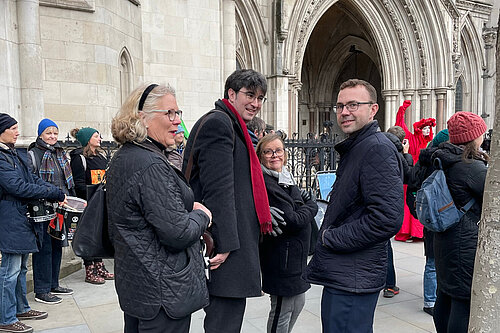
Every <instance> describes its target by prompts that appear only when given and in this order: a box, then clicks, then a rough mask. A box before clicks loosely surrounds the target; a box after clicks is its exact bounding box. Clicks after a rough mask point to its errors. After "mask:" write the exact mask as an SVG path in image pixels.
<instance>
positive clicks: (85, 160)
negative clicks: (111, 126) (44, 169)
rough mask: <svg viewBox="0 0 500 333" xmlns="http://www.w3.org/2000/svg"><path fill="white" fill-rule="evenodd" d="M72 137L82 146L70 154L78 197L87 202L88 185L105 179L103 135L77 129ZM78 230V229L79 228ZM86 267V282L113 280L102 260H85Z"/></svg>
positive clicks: (105, 160) (88, 129)
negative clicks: (102, 147)
mask: <svg viewBox="0 0 500 333" xmlns="http://www.w3.org/2000/svg"><path fill="white" fill-rule="evenodd" d="M71 135H72V136H73V137H75V138H76V139H77V140H78V142H80V144H81V145H82V147H81V148H77V149H75V150H73V151H71V153H70V154H69V155H70V156H71V170H72V172H73V178H74V180H75V190H76V195H77V197H79V198H82V199H84V200H87V199H89V198H87V185H95V184H99V183H100V182H101V181H102V180H103V179H104V174H105V173H106V168H107V166H108V159H107V158H106V157H105V155H104V152H103V151H102V149H101V148H100V147H101V135H100V134H99V132H98V131H97V130H96V129H94V128H91V127H83V128H80V129H78V128H75V129H73V130H71ZM77 228H78V227H77ZM83 264H84V266H85V282H88V283H92V284H103V283H104V282H105V280H113V279H114V275H113V273H110V272H108V270H107V269H106V267H105V266H104V263H103V261H102V259H101V258H83Z"/></svg>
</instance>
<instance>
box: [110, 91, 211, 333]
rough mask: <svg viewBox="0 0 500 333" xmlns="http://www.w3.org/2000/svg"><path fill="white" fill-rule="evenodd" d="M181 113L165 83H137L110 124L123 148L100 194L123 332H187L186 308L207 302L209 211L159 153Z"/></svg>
mask: <svg viewBox="0 0 500 333" xmlns="http://www.w3.org/2000/svg"><path fill="white" fill-rule="evenodd" d="M181 115H182V111H179V108H178V106H177V102H176V98H175V91H174V89H173V88H172V87H170V86H164V85H156V84H152V85H149V86H145V85H144V86H141V87H139V88H137V89H136V90H134V91H133V92H132V93H131V95H130V96H129V97H128V98H127V100H126V101H125V103H124V104H123V106H122V107H121V109H120V111H119V113H118V114H117V116H116V117H115V118H114V119H113V122H112V125H111V126H112V128H111V130H112V133H113V137H114V138H115V140H116V141H118V142H119V143H120V144H121V145H122V147H121V148H120V149H119V150H118V151H117V152H116V153H115V155H114V156H113V158H112V161H111V162H110V166H109V171H108V173H107V175H106V189H107V195H106V198H107V204H108V217H109V231H110V237H111V241H112V242H113V247H114V249H115V256H114V258H115V273H116V281H115V282H116V291H117V293H118V299H119V301H120V307H121V309H122V310H123V312H124V315H125V333H130V332H134V333H135V332H143V331H147V332H164V333H168V332H176V333H182V332H186V333H187V332H189V326H190V321H191V313H192V312H194V311H196V310H198V309H200V308H202V307H204V306H206V305H208V288H207V284H206V277H205V272H204V262H203V258H202V255H201V253H200V250H201V247H200V237H201V235H202V234H203V232H204V231H205V229H206V228H207V227H208V226H209V224H210V222H211V216H212V214H211V213H210V211H209V210H208V209H207V208H206V207H205V206H204V205H202V204H200V203H198V202H195V201H194V195H193V192H192V190H191V189H190V188H189V186H188V185H187V183H186V181H185V179H184V176H183V175H182V173H181V172H180V171H179V170H177V169H176V168H175V167H174V166H173V165H172V164H171V163H170V162H169V161H168V159H167V157H166V155H165V154H166V148H167V147H169V146H171V145H173V144H174V136H175V132H176V131H177V125H179V124H180V122H181Z"/></svg>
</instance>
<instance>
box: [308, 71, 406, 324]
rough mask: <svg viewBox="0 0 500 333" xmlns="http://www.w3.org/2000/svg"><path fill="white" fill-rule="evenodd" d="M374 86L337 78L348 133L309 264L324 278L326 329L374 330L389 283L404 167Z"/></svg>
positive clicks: (315, 277)
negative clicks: (380, 116)
mask: <svg viewBox="0 0 500 333" xmlns="http://www.w3.org/2000/svg"><path fill="white" fill-rule="evenodd" d="M376 100H377V94H376V91H375V88H373V86H372V85H371V84H369V83H368V82H366V81H363V80H357V79H352V80H348V81H346V82H344V83H343V84H342V85H341V86H340V92H339V94H338V98H337V104H336V106H335V110H336V112H337V122H338V124H339V126H340V128H341V130H342V131H343V132H344V133H345V134H347V135H348V137H347V138H346V139H345V140H344V141H342V142H340V143H338V144H337V145H335V150H337V152H338V153H339V154H340V161H339V165H338V168H337V178H336V180H335V183H334V185H333V189H332V194H331V198H330V201H329V204H328V209H327V211H326V213H325V217H324V219H323V223H322V225H321V229H320V231H319V236H318V244H317V246H316V252H315V253H314V255H313V257H312V259H311V261H310V262H309V265H308V266H307V269H306V272H305V278H306V281H308V282H310V283H314V284H319V285H323V286H324V289H323V296H322V300H321V321H322V325H323V332H356V333H364V332H372V331H373V328H372V326H373V315H374V312H375V306H376V304H377V300H378V295H379V292H380V290H381V289H383V288H384V286H385V281H386V275H387V274H386V273H387V241H388V240H389V239H390V238H391V237H392V236H394V235H395V234H396V233H397V231H398V230H399V228H400V227H401V224H402V222H403V174H402V171H401V169H402V165H401V161H400V159H399V158H398V152H397V151H396V148H395V147H394V145H393V144H392V143H391V142H390V141H389V139H387V137H386V136H385V135H384V134H382V132H380V129H379V127H378V123H377V121H376V120H373V117H374V116H375V114H376V113H377V111H378V104H377V103H376Z"/></svg>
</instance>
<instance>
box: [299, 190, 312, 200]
mask: <svg viewBox="0 0 500 333" xmlns="http://www.w3.org/2000/svg"><path fill="white" fill-rule="evenodd" d="M300 196H301V197H302V200H304V202H307V201H309V200H314V201H315V199H316V198H315V197H314V196H313V195H312V191H311V190H309V191H306V190H300Z"/></svg>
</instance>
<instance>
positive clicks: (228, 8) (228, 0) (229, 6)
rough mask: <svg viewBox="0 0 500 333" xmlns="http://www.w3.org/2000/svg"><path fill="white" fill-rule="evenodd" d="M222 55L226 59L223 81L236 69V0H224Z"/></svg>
mask: <svg viewBox="0 0 500 333" xmlns="http://www.w3.org/2000/svg"><path fill="white" fill-rule="evenodd" d="M221 8H222V9H223V12H222V22H221V24H222V31H223V37H222V38H223V39H222V53H223V54H222V55H221V56H222V57H223V59H224V65H223V71H224V76H223V78H222V80H223V82H225V81H226V78H227V77H228V76H229V75H231V73H233V72H234V70H235V69H236V61H235V54H236V33H235V27H236V9H235V3H234V0H223V1H222V7H221Z"/></svg>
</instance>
